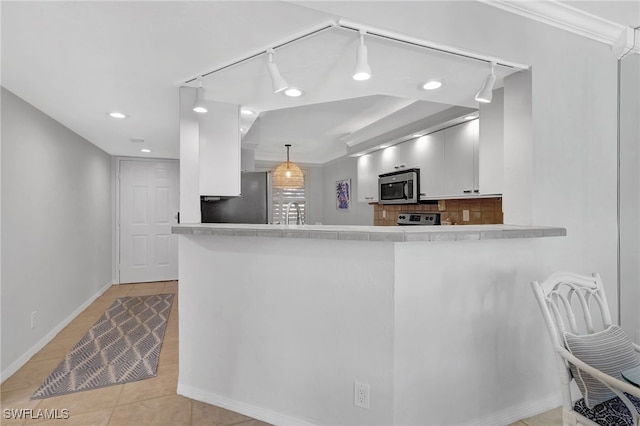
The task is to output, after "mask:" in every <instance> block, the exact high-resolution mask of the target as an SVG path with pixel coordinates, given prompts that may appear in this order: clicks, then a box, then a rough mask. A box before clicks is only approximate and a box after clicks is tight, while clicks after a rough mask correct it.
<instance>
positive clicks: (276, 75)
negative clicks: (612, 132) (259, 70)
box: [267, 49, 289, 93]
mask: <svg viewBox="0 0 640 426" xmlns="http://www.w3.org/2000/svg"><path fill="white" fill-rule="evenodd" d="M267 53H268V54H269V62H268V63H267V68H268V69H269V75H270V76H271V84H272V85H273V93H280V92H282V91H283V90H285V89H286V88H288V87H289V84H288V83H287V81H286V80H285V79H284V77H282V74H280V70H279V69H278V65H276V63H275V62H274V61H273V55H274V53H275V52H274V51H273V49H269V50H267Z"/></svg>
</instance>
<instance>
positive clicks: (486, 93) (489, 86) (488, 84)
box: [476, 62, 496, 104]
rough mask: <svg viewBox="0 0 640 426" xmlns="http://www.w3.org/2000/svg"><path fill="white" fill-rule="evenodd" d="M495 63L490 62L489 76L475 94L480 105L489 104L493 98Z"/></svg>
mask: <svg viewBox="0 0 640 426" xmlns="http://www.w3.org/2000/svg"><path fill="white" fill-rule="evenodd" d="M494 66H495V62H491V74H489V75H488V76H487V78H486V79H485V80H484V83H483V84H482V87H481V88H480V91H479V92H478V93H477V94H476V101H478V102H482V103H485V104H487V103H489V102H491V99H492V98H493V85H494V84H496V75H495V73H494V72H493V67H494Z"/></svg>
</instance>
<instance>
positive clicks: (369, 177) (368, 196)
mask: <svg viewBox="0 0 640 426" xmlns="http://www.w3.org/2000/svg"><path fill="white" fill-rule="evenodd" d="M382 152H383V151H376V152H372V153H371V154H366V155H363V156H361V157H359V158H358V179H357V187H358V201H360V202H362V203H373V202H377V201H378V175H379V174H381V173H382V172H381V159H382Z"/></svg>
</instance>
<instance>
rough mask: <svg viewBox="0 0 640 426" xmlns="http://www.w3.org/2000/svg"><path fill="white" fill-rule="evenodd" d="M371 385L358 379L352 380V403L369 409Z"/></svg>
mask: <svg viewBox="0 0 640 426" xmlns="http://www.w3.org/2000/svg"><path fill="white" fill-rule="evenodd" d="M370 393H371V387H370V386H369V385H368V384H367V383H361V382H359V381H357V380H356V381H355V382H354V386H353V403H354V404H355V406H356V407H362V408H366V409H367V410H368V409H369V399H370Z"/></svg>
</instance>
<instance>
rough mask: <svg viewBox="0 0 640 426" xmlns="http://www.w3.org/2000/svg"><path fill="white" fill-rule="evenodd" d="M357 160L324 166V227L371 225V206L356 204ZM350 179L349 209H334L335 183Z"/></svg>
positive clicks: (352, 159) (349, 158)
mask: <svg viewBox="0 0 640 426" xmlns="http://www.w3.org/2000/svg"><path fill="white" fill-rule="evenodd" d="M357 164H358V163H357V158H355V157H344V158H342V159H340V160H338V161H337V162H332V163H329V164H327V165H325V166H324V168H323V170H324V178H323V179H324V185H323V186H324V188H323V192H322V200H323V210H322V211H323V215H322V217H323V223H324V224H325V225H367V226H371V225H373V206H370V205H369V204H367V203H359V202H358V185H357V183H358V175H357ZM342 179H351V206H350V207H351V209H350V210H349V211H341V210H338V209H337V208H336V181H338V180H342Z"/></svg>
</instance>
